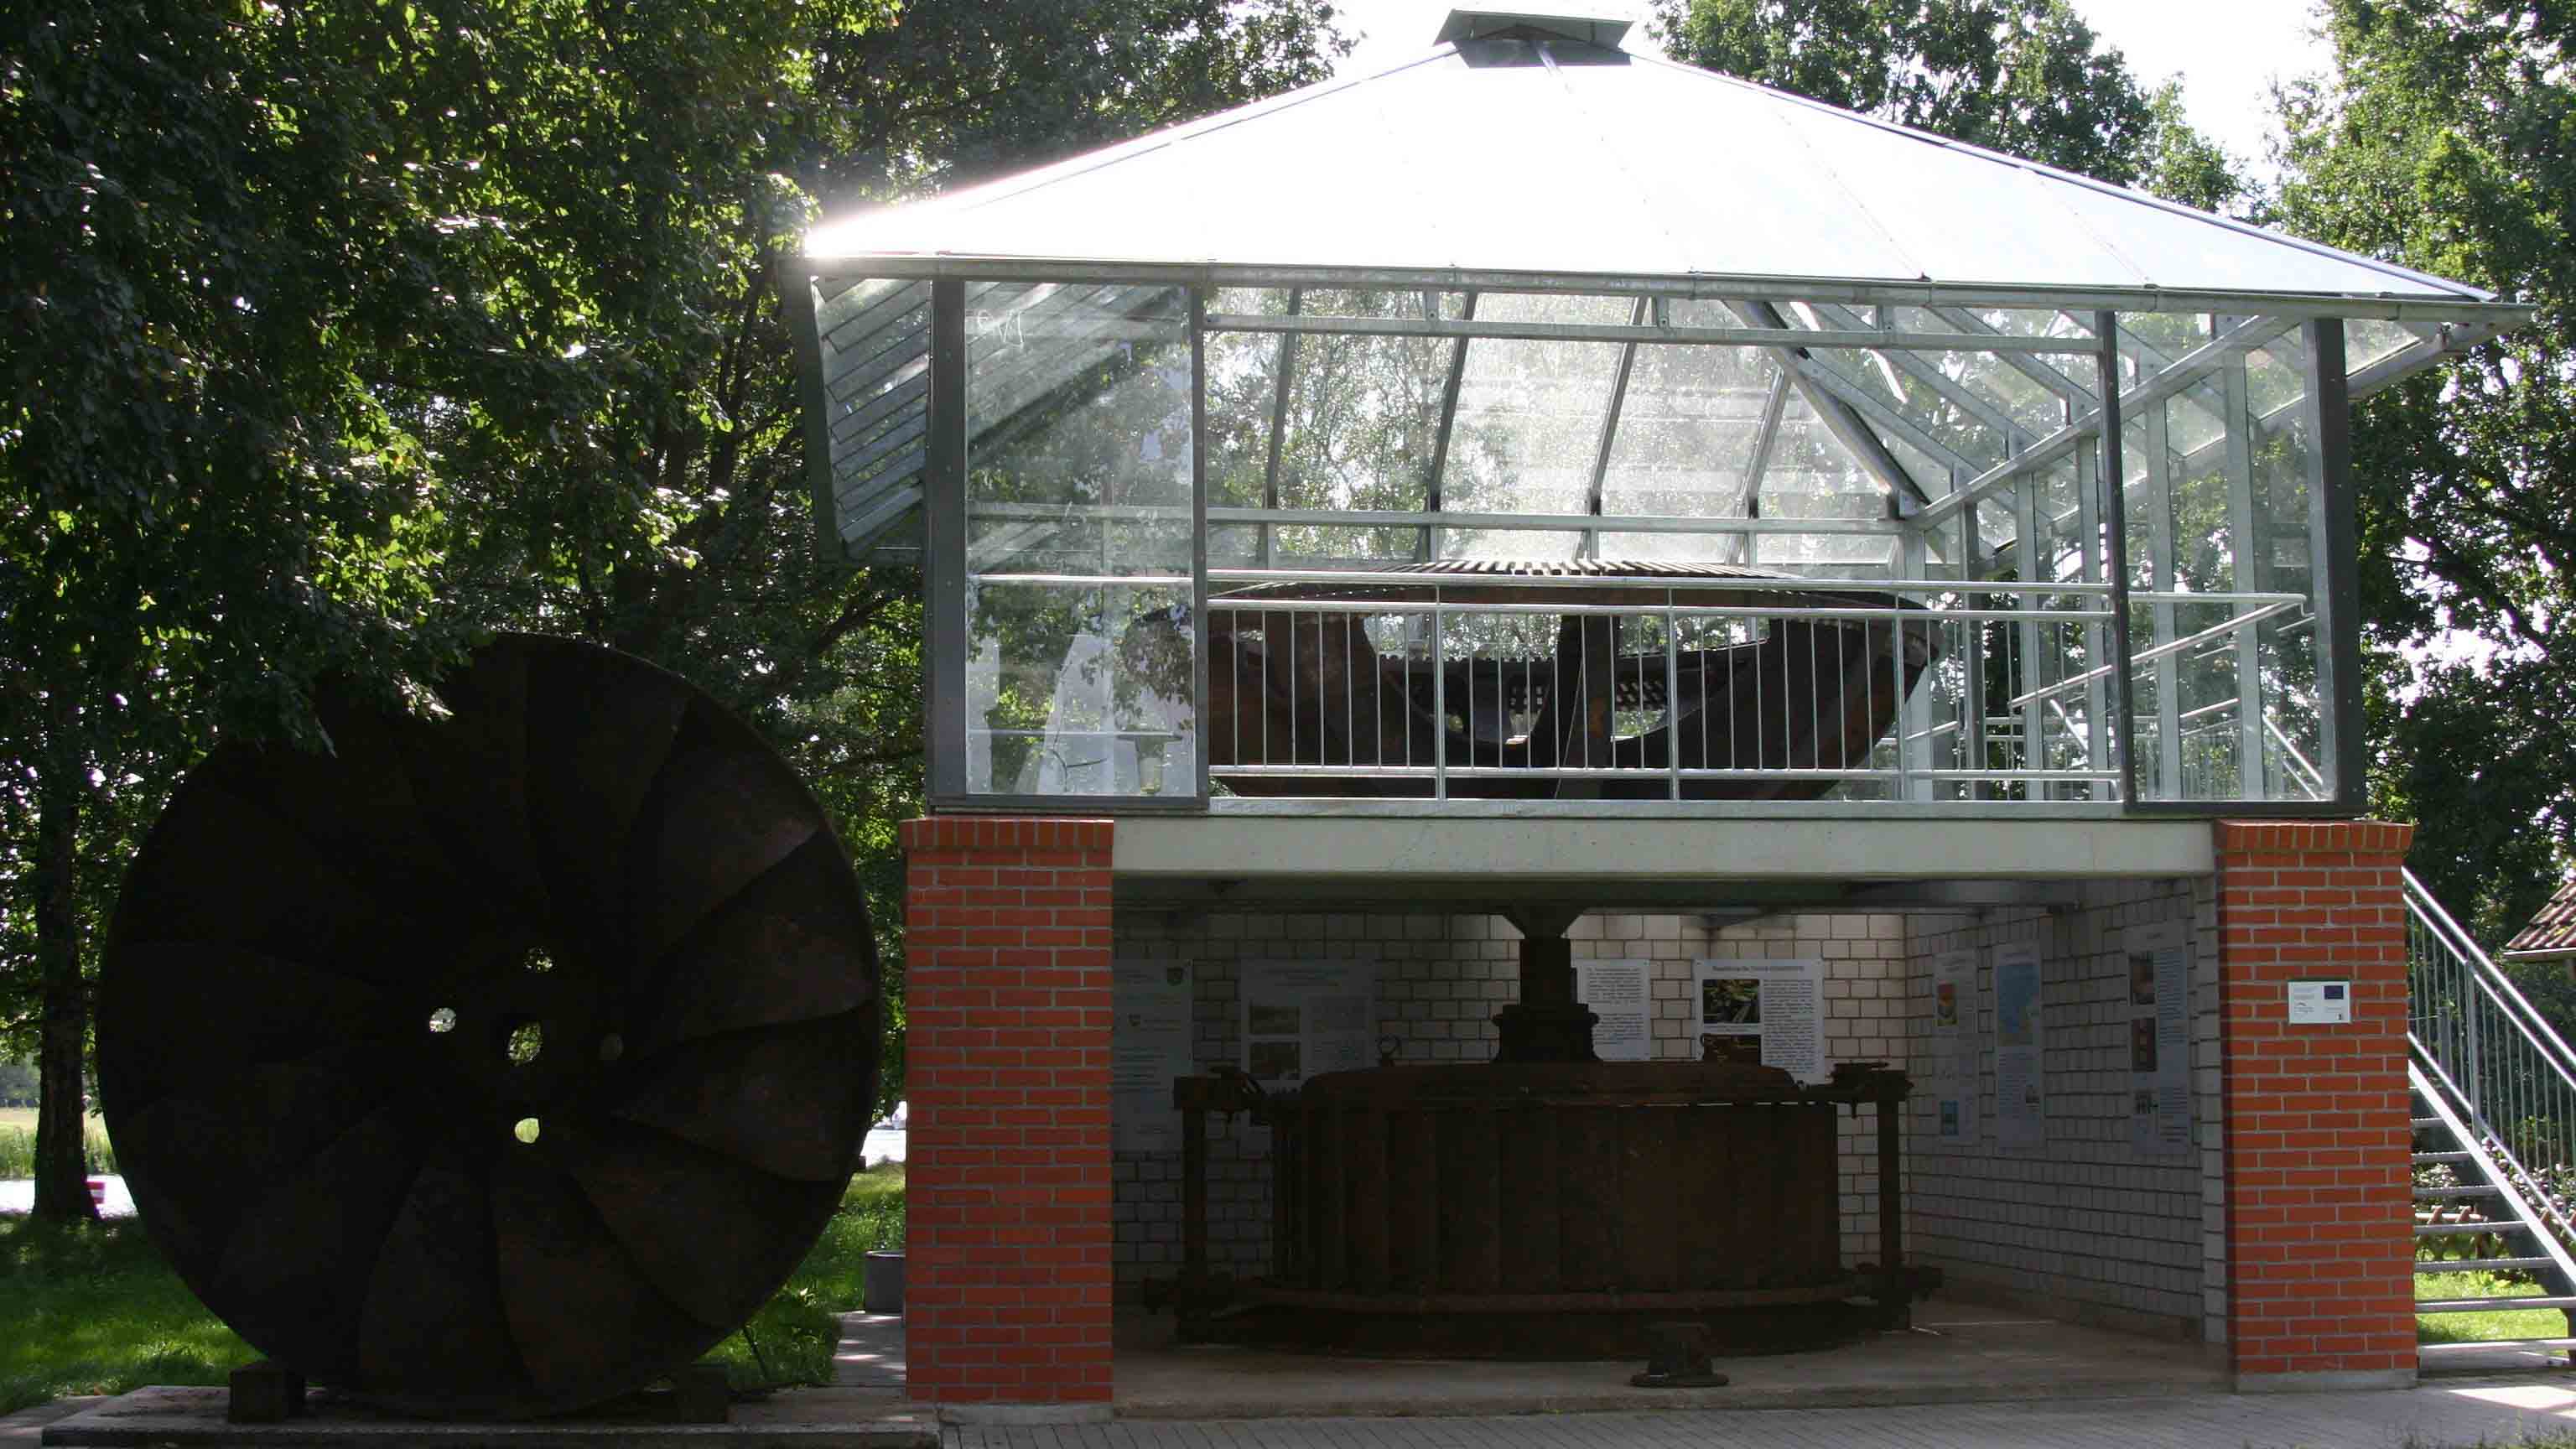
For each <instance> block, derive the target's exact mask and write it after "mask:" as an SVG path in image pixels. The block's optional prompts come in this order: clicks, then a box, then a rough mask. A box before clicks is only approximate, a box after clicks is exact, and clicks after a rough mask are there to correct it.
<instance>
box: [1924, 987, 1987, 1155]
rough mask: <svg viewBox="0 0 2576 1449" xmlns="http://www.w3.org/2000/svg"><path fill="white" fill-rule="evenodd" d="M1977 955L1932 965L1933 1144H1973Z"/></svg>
mask: <svg viewBox="0 0 2576 1449" xmlns="http://www.w3.org/2000/svg"><path fill="white" fill-rule="evenodd" d="M1979 1056H1980V1053H1979V1051H1978V1039H1977V953H1976V952H1974V951H1952V952H1950V953H1948V954H1947V955H1944V956H1941V957H1939V958H1937V959H1935V960H1934V961H1933V963H1932V1041H1931V1065H1932V1073H1931V1077H1932V1080H1931V1084H1930V1085H1931V1088H1932V1109H1933V1119H1932V1120H1933V1128H1932V1140H1933V1142H1934V1143H1935V1144H1937V1145H1939V1146H1943V1147H1966V1146H1969V1145H1971V1144H1973V1143H1975V1142H1976V1141H1977V1135H1978V1131H1979V1123H1978V1121H1977V1067H1978V1061H1979Z"/></svg>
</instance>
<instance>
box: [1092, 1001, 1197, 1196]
mask: <svg viewBox="0 0 2576 1449" xmlns="http://www.w3.org/2000/svg"><path fill="white" fill-rule="evenodd" d="M1191 976H1192V972H1191V968H1190V965H1189V963H1188V962H1186V961H1121V962H1117V963H1116V964H1114V965H1113V966H1112V967H1111V968H1110V976H1109V988H1110V989H1109V1004H1110V1009H1111V1011H1112V1012H1113V1013H1114V1014H1115V1017H1116V1021H1115V1024H1114V1025H1113V1026H1112V1028H1111V1030H1110V1033H1109V1043H1110V1045H1109V1123H1110V1145H1111V1147H1112V1148H1113V1149H1114V1150H1116V1151H1119V1152H1178V1151H1180V1150H1181V1113H1180V1109H1179V1108H1177V1107H1175V1106H1173V1105H1172V1079H1173V1078H1175V1077H1184V1076H1187V1075H1189V1074H1190V1072H1191V1071H1192V1070H1194V1069H1195V1067H1196V1062H1195V1060H1194V1059H1193V1056H1192V1053H1191V1040H1190V1018H1191V1007H1190V1004H1191V1001H1192V1000H1193V999H1194V993H1193V992H1192V990H1191Z"/></svg>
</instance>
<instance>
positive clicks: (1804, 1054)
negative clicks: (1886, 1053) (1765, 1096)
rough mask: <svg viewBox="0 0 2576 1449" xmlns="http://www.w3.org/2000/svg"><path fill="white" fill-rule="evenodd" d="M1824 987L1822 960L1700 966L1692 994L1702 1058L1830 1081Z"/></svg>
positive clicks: (1799, 1078) (1699, 964)
mask: <svg viewBox="0 0 2576 1449" xmlns="http://www.w3.org/2000/svg"><path fill="white" fill-rule="evenodd" d="M1824 983H1825V963H1824V962H1823V961H1821V960H1782V961H1701V962H1700V963H1698V975H1697V979H1696V982H1695V989H1694V990H1693V992H1692V994H1691V999H1692V1003H1693V1005H1694V1006H1695V1007H1696V1008H1697V1010H1698V1012H1699V1042H1700V1054H1701V1056H1703V1057H1705V1058H1709V1059H1713V1060H1719V1061H1741V1062H1754V1063H1759V1064H1760V1065H1762V1066H1766V1067H1778V1068H1780V1069H1781V1070H1782V1071H1785V1072H1787V1073H1788V1074H1789V1075H1791V1076H1793V1077H1796V1078H1797V1079H1798V1080H1800V1081H1802V1082H1821V1081H1823V1080H1825V1077H1826V1075H1827V1065H1826V1062H1825V1032H1824V1020H1823V1017H1824V995H1825V991H1824Z"/></svg>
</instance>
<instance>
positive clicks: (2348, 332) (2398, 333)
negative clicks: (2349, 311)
mask: <svg viewBox="0 0 2576 1449" xmlns="http://www.w3.org/2000/svg"><path fill="white" fill-rule="evenodd" d="M2434 333H2435V329H2432V328H2426V329H2424V330H2423V331H2420V332H2419V331H2417V330H2416V329H2415V328H2412V327H2409V326H2407V325H2406V324H2405V323H2403V322H2383V321H2380V320H2378V319H2377V318H2371V317H2353V318H2347V319H2346V320H2345V322H2344V324H2343V356H2344V371H2345V372H2346V373H2347V374H2350V373H2355V372H2359V371H2361V370H2362V369H2363V368H2365V367H2368V366H2370V365H2371V364H2372V363H2375V362H2381V361H2385V360H2386V359H2388V358H2391V357H2394V356H2396V355H2397V354H2398V353H2400V352H2403V351H2405V350H2406V349H2407V348H2409V347H2412V346H2414V345H2415V344H2416V343H2418V342H2422V341H2424V340H2425V339H2426V337H2428V336H2430V335H2434Z"/></svg>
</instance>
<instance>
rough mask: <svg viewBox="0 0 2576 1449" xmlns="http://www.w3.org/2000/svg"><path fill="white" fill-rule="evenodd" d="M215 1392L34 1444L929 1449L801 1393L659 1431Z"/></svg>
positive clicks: (45, 1436)
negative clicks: (247, 1403) (260, 1407)
mask: <svg viewBox="0 0 2576 1449" xmlns="http://www.w3.org/2000/svg"><path fill="white" fill-rule="evenodd" d="M224 1400H225V1393H224V1391H223V1390H222V1389H198V1388H149V1389H136V1390H135V1391H134V1392H132V1393H130V1394H124V1395H120V1396H119V1397H117V1398H113V1399H110V1400H108V1401H106V1402H105V1403H101V1404H95V1405H92V1406H90V1407H88V1408H86V1409H83V1410H82V1411H80V1412H79V1413H76V1414H73V1415H71V1416H69V1417H67V1418H63V1419H58V1420H56V1421H54V1422H53V1423H51V1424H48V1425H46V1426H45V1427H44V1430H43V1433H42V1437H41V1438H40V1439H39V1440H38V1442H39V1443H41V1444H44V1445H47V1446H55V1445H61V1446H65V1449H75V1446H81V1449H145V1446H156V1449H157V1446H171V1449H198V1446H211V1445H228V1446H229V1445H243V1446H263V1449H265V1446H283V1445H296V1446H302V1445H317V1446H318V1445H326V1444H327V1445H334V1446H341V1449H346V1446H351V1445H362V1446H367V1449H411V1446H418V1449H466V1446H469V1445H471V1446H475V1449H495V1446H497V1449H604V1446H607V1445H620V1446H636V1449H681V1446H687V1449H710V1446H714V1445H718V1444H721V1445H723V1446H725V1449H821V1446H823V1445H826V1444H828V1445H830V1446H832V1449H937V1446H938V1443H939V1426H938V1423H937V1421H936V1420H935V1419H933V1418H932V1417H931V1416H930V1415H928V1414H914V1413H904V1412H889V1411H888V1407H887V1404H886V1401H885V1398H884V1396H883V1395H882V1394H879V1393H871V1392H868V1391H865V1390H859V1391H846V1390H838V1389H807V1390H801V1391H797V1392H793V1393H784V1394H780V1395H778V1396H777V1397H775V1398H771V1399H764V1400H754V1401H751V1402H748V1403H742V1404H737V1405H735V1406H734V1409H733V1422H732V1423H729V1424H668V1423H657V1422H653V1421H651V1420H647V1419H641V1418H628V1419H619V1418H614V1417H602V1418H597V1419H548V1420H544V1421H541V1422H538V1423H529V1424H488V1423H471V1422H456V1423H449V1422H430V1421H424V1420H420V1419H402V1418H395V1417H393V1416H391V1415H388V1414H384V1413H381V1412H378V1411H376V1410H373V1409H369V1408H367V1407H365V1406H364V1405H360V1404H356V1403H352V1402H350V1401H348V1400H346V1399H342V1398H340V1397H338V1396H336V1395H333V1394H330V1393H327V1392H322V1393H316V1394H314V1395H313V1396H312V1398H311V1400H310V1401H309V1402H308V1404H307V1408H306V1412H305V1414H304V1415H303V1417H301V1418H297V1419H291V1420H288V1421H286V1422H284V1423H277V1424H234V1423H229V1422H227V1421H226V1419H225V1417H224Z"/></svg>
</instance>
